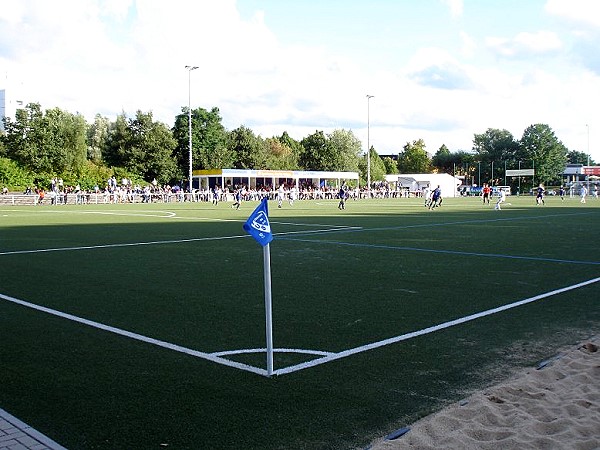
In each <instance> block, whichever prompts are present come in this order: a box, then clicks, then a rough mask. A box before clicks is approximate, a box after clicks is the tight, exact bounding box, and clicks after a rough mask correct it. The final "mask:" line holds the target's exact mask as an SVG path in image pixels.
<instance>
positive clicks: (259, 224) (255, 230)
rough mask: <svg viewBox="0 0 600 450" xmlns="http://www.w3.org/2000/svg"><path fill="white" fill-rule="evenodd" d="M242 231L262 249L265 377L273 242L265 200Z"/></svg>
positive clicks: (269, 346)
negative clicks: (265, 347)
mask: <svg viewBox="0 0 600 450" xmlns="http://www.w3.org/2000/svg"><path fill="white" fill-rule="evenodd" d="M243 226H244V230H246V232H247V233H248V234H249V235H250V236H252V237H253V238H254V239H255V240H256V242H258V243H259V244H260V245H262V248H263V264H264V276H265V327H266V338H267V375H268V376H271V375H273V373H274V372H273V313H272V306H271V250H270V246H269V242H271V241H272V240H273V234H272V233H271V224H270V223H269V207H268V206H267V198H266V197H265V198H263V199H262V201H261V202H260V204H259V205H258V206H257V207H256V209H255V210H254V211H253V212H252V214H250V217H248V220H246V222H245V223H244V225H243Z"/></svg>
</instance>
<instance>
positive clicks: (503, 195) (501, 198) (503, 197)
mask: <svg viewBox="0 0 600 450" xmlns="http://www.w3.org/2000/svg"><path fill="white" fill-rule="evenodd" d="M505 201H506V192H504V189H499V190H498V201H497V202H496V206H494V209H498V210H499V209H502V208H500V204H502V203H504V202H505Z"/></svg>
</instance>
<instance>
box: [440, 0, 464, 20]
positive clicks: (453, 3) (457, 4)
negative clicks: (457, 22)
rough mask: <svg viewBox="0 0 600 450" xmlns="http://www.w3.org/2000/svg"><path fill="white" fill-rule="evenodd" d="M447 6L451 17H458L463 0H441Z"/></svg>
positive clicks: (460, 13) (461, 9) (461, 10)
mask: <svg viewBox="0 0 600 450" xmlns="http://www.w3.org/2000/svg"><path fill="white" fill-rule="evenodd" d="M441 1H442V3H444V4H445V5H446V6H448V8H450V14H451V15H452V17H460V16H462V13H463V0H441Z"/></svg>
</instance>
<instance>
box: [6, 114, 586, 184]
mask: <svg viewBox="0 0 600 450" xmlns="http://www.w3.org/2000/svg"><path fill="white" fill-rule="evenodd" d="M188 114H190V111H189V110H188V108H187V107H183V108H182V109H181V113H180V114H178V115H177V116H176V117H175V122H174V126H173V127H172V128H169V127H168V126H167V125H166V124H164V123H161V122H158V121H155V120H154V118H153V116H152V112H142V111H137V112H136V114H135V117H128V116H127V115H126V114H125V113H124V112H123V113H121V114H119V115H118V116H117V117H116V119H115V120H114V121H110V120H109V119H108V118H106V117H103V116H101V115H96V117H95V119H94V121H93V123H91V124H90V123H87V122H86V120H85V119H84V117H83V116H82V115H80V114H72V113H70V112H67V111H63V110H61V109H59V108H53V109H48V110H45V111H44V110H43V109H42V107H41V105H40V104H38V103H30V104H28V105H27V106H26V107H25V108H22V109H18V110H17V111H16V114H15V118H14V119H11V118H5V119H4V132H3V133H2V135H0V184H1V185H4V186H10V187H11V188H16V189H19V188H24V187H26V186H32V185H38V186H40V187H42V188H47V187H48V185H49V184H50V180H51V179H52V178H54V177H61V178H63V179H64V182H65V183H67V184H70V185H75V184H79V185H80V186H81V187H82V188H83V189H91V188H92V186H95V185H99V186H104V184H105V183H106V180H107V179H108V178H109V177H111V176H116V177H118V178H121V177H125V178H128V179H130V180H132V181H134V182H136V183H144V182H146V183H147V182H150V181H151V180H154V179H156V180H157V181H158V182H159V183H161V184H171V185H173V184H175V183H176V184H181V185H183V186H187V184H188V181H187V171H188V168H189V141H190V139H189V122H188V117H189V116H188ZM191 123H192V151H193V155H192V161H193V169H194V170H196V169H220V168H233V169H272V170H315V171H321V170H322V171H352V172H359V174H360V177H361V184H362V185H365V183H366V179H367V156H366V155H365V154H364V152H363V150H362V143H361V142H360V141H359V140H358V139H357V138H356V136H355V135H354V134H353V132H352V131H351V130H344V129H336V130H334V131H332V132H331V133H327V134H326V133H324V132H323V131H319V130H317V131H315V132H314V133H313V134H311V135H309V136H306V137H305V138H303V139H301V140H296V139H293V138H292V137H290V136H289V134H288V133H287V132H284V133H283V134H282V135H281V136H273V137H268V138H263V137H262V136H260V135H256V134H255V133H254V132H253V131H252V130H251V129H249V128H247V127H246V126H243V125H242V126H240V127H238V128H236V129H235V130H231V131H229V130H227V129H226V128H225V127H224V126H223V124H222V117H221V115H220V112H219V109H218V108H212V109H211V110H210V111H209V110H206V109H203V108H196V109H193V110H192V111H191ZM369 152H370V155H369V157H370V166H371V171H370V172H371V180H372V182H378V181H381V180H383V179H384V176H385V175H386V174H393V173H425V172H431V171H436V172H446V173H450V174H456V175H462V176H465V177H466V178H467V179H468V180H471V181H473V180H475V181H476V182H481V183H483V182H488V183H490V182H491V183H494V184H498V180H499V178H500V176H501V174H503V173H504V172H503V170H504V169H505V168H509V169H510V168H516V167H517V164H518V165H520V164H521V163H523V164H525V165H524V166H523V167H529V166H530V165H533V166H534V167H535V170H536V179H537V180H538V181H540V182H550V181H553V180H560V176H561V174H562V172H563V170H564V167H565V165H566V163H567V162H572V163H577V162H582V163H586V162H587V155H586V154H585V153H582V152H577V151H569V150H568V149H567V148H566V147H565V146H564V145H563V144H562V143H561V142H560V141H559V140H558V138H557V137H556V136H555V134H554V132H553V131H552V129H551V128H550V127H549V126H548V125H545V124H536V125H531V126H530V127H528V128H527V129H526V130H525V132H524V133H523V136H522V137H521V139H515V138H514V137H513V136H512V134H511V133H510V132H508V131H506V130H498V129H488V130H487V131H486V132H484V133H482V134H475V135H474V139H473V148H472V149H471V150H470V151H467V150H459V151H456V152H451V151H450V150H449V149H448V148H447V147H446V146H445V145H442V146H441V147H440V149H439V150H438V151H437V152H436V153H435V154H434V155H433V157H430V156H429V154H428V152H427V151H426V147H425V142H424V141H423V140H422V139H418V140H415V141H412V142H407V143H406V144H405V145H404V146H403V147H402V149H401V150H399V151H398V153H397V154H392V155H387V156H381V157H380V155H379V154H378V153H377V151H376V150H375V148H374V147H371V148H370V149H369ZM494 162H496V167H495V168H494ZM475 176H477V178H475ZM500 184H502V183H500Z"/></svg>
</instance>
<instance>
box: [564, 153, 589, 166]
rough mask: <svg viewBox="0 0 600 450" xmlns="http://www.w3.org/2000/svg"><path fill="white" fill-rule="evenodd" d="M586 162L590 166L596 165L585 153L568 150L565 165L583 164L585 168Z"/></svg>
mask: <svg viewBox="0 0 600 450" xmlns="http://www.w3.org/2000/svg"><path fill="white" fill-rule="evenodd" d="M588 161H589V162H590V165H591V166H593V165H596V163H595V162H594V160H593V159H592V158H591V157H590V155H588V154H587V153H584V152H579V151H577V150H570V151H569V152H568V153H567V163H569V164H583V165H584V166H586V165H587V163H588Z"/></svg>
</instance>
